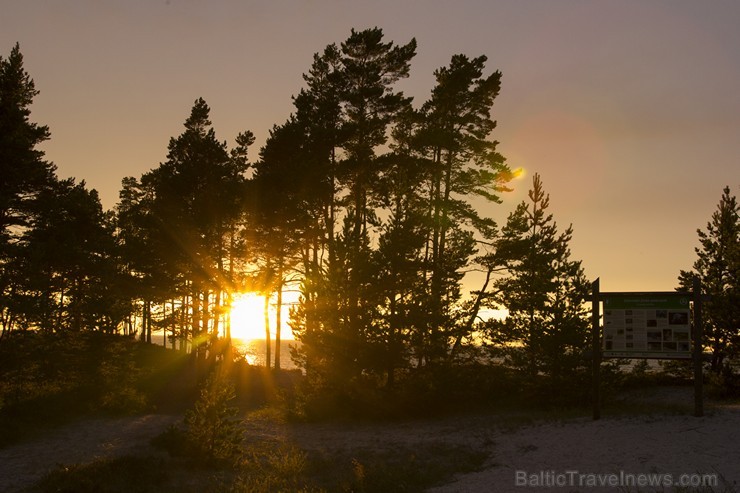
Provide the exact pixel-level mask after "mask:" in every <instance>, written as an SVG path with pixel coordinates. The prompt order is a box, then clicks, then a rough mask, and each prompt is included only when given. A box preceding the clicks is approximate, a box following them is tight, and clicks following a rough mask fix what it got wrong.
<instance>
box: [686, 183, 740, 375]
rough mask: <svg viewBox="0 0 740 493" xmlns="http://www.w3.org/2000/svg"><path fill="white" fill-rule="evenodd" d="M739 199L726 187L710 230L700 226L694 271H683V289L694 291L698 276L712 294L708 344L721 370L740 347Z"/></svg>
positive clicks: (717, 369)
mask: <svg viewBox="0 0 740 493" xmlns="http://www.w3.org/2000/svg"><path fill="white" fill-rule="evenodd" d="M739 212H740V208H738V204H737V200H736V198H735V196H734V195H731V194H730V187H725V189H724V190H723V193H722V197H721V198H720V201H719V204H718V205H717V210H715V211H714V213H713V214H712V219H711V220H710V221H709V222H708V223H707V227H706V230H704V231H702V230H701V229H697V231H696V232H697V234H698V236H699V243H700V244H701V246H700V247H697V248H695V251H696V255H697V259H696V261H695V262H694V267H693V270H690V271H684V270H682V271H681V273H680V275H679V277H678V281H679V283H680V287H679V289H680V290H684V291H690V290H691V289H692V284H693V279H694V277H695V276H698V277H699V279H700V280H701V283H702V290H703V292H704V293H707V294H709V295H710V296H711V301H707V302H706V303H704V305H703V308H704V310H703V321H704V337H705V339H704V340H705V341H706V342H705V344H706V346H709V348H711V350H712V364H711V368H712V371H714V372H720V371H721V370H722V366H723V364H724V363H725V362H726V361H727V359H729V358H732V357H734V356H737V355H738V348H740V216H739V215H738V213H739Z"/></svg>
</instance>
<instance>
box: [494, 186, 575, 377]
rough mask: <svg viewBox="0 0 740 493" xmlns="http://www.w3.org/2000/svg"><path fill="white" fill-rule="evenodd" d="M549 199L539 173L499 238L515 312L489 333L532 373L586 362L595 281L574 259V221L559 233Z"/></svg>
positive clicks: (501, 298)
mask: <svg viewBox="0 0 740 493" xmlns="http://www.w3.org/2000/svg"><path fill="white" fill-rule="evenodd" d="M549 205H550V200H549V195H547V194H546V193H545V191H544V188H543V186H542V180H541V179H540V176H539V175H538V174H535V175H534V177H533V180H532V189H531V190H530V191H529V201H523V202H522V203H521V204H520V205H519V206H518V207H517V208H516V210H515V211H514V212H513V213H511V214H510V215H509V218H508V220H507V222H506V225H505V226H504V227H503V228H502V230H501V237H500V238H499V239H498V240H497V241H496V247H497V254H498V255H499V257H500V259H501V261H502V262H503V263H504V265H505V266H506V268H507V270H508V275H507V276H506V277H504V278H502V279H500V280H497V281H496V282H495V283H494V286H495V290H496V293H497V294H496V296H497V300H498V302H499V303H500V305H501V306H503V307H505V308H506V309H508V310H509V316H508V317H507V318H506V319H505V320H503V321H496V322H492V323H490V324H489V329H490V330H489V332H488V336H489V337H490V339H491V340H492V341H493V343H494V344H496V345H497V348H498V349H499V350H500V351H501V352H503V353H504V354H505V355H506V356H507V357H508V361H509V362H510V363H511V364H513V365H514V366H515V367H517V368H520V369H522V370H524V371H526V372H527V373H528V374H529V375H530V376H537V375H539V374H545V375H549V376H552V377H563V376H567V375H568V374H570V373H572V371H573V370H575V369H577V368H578V367H579V366H583V365H584V364H585V360H584V359H583V351H584V350H585V349H586V346H587V344H586V343H587V338H588V328H589V320H588V318H587V315H588V311H587V310H586V308H585V305H584V300H585V298H586V296H588V294H589V283H588V281H587V280H586V277H585V275H584V272H583V268H582V267H581V262H580V261H575V260H572V259H571V254H570V247H569V244H570V240H571V238H572V234H573V229H572V227H568V228H567V229H566V230H565V231H564V232H562V233H559V232H558V228H557V224H556V223H555V221H554V220H553V216H552V215H551V214H549V213H548V211H547V209H548V207H549Z"/></svg>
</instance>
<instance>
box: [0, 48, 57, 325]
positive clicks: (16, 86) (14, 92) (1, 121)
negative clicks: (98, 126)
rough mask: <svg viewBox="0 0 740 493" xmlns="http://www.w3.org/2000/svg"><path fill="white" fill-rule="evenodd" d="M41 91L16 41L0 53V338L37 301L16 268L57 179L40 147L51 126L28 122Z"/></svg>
mask: <svg viewBox="0 0 740 493" xmlns="http://www.w3.org/2000/svg"><path fill="white" fill-rule="evenodd" d="M38 94H39V91H38V90H37V89H36V86H35V84H34V82H33V79H31V77H30V76H29V74H28V73H27V72H26V70H25V69H24V67H23V55H22V54H21V51H20V46H19V45H18V44H16V45H15V46H14V47H13V49H12V50H11V52H10V55H9V56H8V57H7V58H3V57H0V177H2V178H0V336H1V335H2V334H4V333H5V332H6V331H8V330H11V329H12V328H14V327H18V326H22V325H23V324H24V322H23V321H22V320H21V318H23V313H24V312H25V311H26V310H27V309H29V303H32V302H33V300H32V298H29V296H27V294H26V293H24V288H23V286H22V283H23V279H22V275H21V274H20V272H19V270H18V269H19V268H20V265H19V263H18V261H19V259H20V257H21V255H22V253H21V250H20V248H21V245H20V244H19V238H20V237H21V236H22V234H23V232H24V231H25V229H26V228H27V227H28V226H29V225H30V224H31V222H32V220H33V217H34V209H35V207H36V206H35V204H34V202H35V201H36V199H37V197H38V194H39V193H40V192H41V191H43V190H44V189H46V188H47V187H49V186H51V184H52V183H53V182H54V180H55V176H54V170H55V167H54V165H52V164H51V163H49V162H47V161H45V160H44V153H43V151H41V150H40V149H38V146H39V144H41V143H42V142H44V141H46V140H48V139H49V135H50V133H49V128H48V127H46V126H40V125H38V124H36V123H33V122H31V121H30V120H29V117H30V114H31V110H30V106H31V104H32V103H33V99H34V98H35V97H36V96H37V95H38Z"/></svg>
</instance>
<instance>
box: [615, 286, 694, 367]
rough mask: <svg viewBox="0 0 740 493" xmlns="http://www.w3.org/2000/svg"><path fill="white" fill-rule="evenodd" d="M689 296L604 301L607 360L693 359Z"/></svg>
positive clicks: (623, 296) (620, 297) (626, 297)
mask: <svg viewBox="0 0 740 493" xmlns="http://www.w3.org/2000/svg"><path fill="white" fill-rule="evenodd" d="M689 299H690V298H689V295H687V294H682V293H676V294H675V295H672V294H669V295H651V294H634V295H630V294H619V295H609V296H605V297H604V298H603V301H604V342H603V344H604V347H603V349H604V353H603V354H604V356H606V357H613V358H690V357H691V312H690V307H689Z"/></svg>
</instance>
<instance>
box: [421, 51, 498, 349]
mask: <svg viewBox="0 0 740 493" xmlns="http://www.w3.org/2000/svg"><path fill="white" fill-rule="evenodd" d="M486 61H487V58H486V57H485V56H479V57H476V58H472V59H470V58H468V57H467V56H465V55H454V56H453V57H452V59H451V61H450V64H449V66H446V67H441V68H439V69H438V70H436V71H435V73H434V75H435V79H436V82H437V83H436V86H435V87H434V88H433V90H432V95H431V98H430V99H429V100H428V101H427V102H426V103H424V105H423V106H422V108H421V115H420V121H421V122H422V125H421V128H420V129H419V131H418V132H417V135H416V137H415V143H416V145H417V146H418V148H419V149H420V152H421V155H422V156H423V158H424V159H425V161H426V167H427V190H428V192H427V193H428V198H427V204H428V205H427V207H428V225H429V226H428V227H429V234H428V236H429V238H428V243H429V246H428V249H427V255H426V257H427V266H428V273H427V277H428V278H429V307H428V308H429V317H428V322H427V328H426V331H425V333H424V334H423V337H422V343H423V347H422V349H421V357H422V358H424V359H430V360H435V359H439V358H440V357H441V356H443V355H445V354H446V353H447V351H448V345H449V340H450V337H451V336H453V335H454V337H455V344H456V345H458V344H459V342H458V341H460V338H461V336H464V335H465V334H463V333H461V332H460V328H461V327H463V328H464V326H465V324H462V325H460V324H459V323H457V321H456V320H455V317H456V307H457V303H458V302H459V301H460V295H461V293H460V280H461V279H462V276H461V275H460V273H461V272H462V270H463V269H464V268H465V267H466V266H467V265H468V262H469V261H470V259H471V257H472V255H473V254H474V253H475V247H474V244H473V237H472V236H471V235H470V234H469V233H470V231H471V230H472V231H476V232H477V233H478V235H479V236H478V238H477V239H482V240H491V239H492V237H493V235H494V233H495V223H494V222H493V221H492V220H490V219H488V218H485V217H481V216H480V215H479V213H478V211H477V210H476V209H475V208H474V207H473V206H472V205H471V202H470V198H471V197H473V196H479V197H482V198H484V199H485V200H487V201H490V202H493V203H499V202H500V198H499V196H498V195H499V194H500V193H501V192H503V191H506V190H508V189H507V188H506V186H505V185H506V183H507V182H508V181H509V180H510V179H511V177H512V173H511V171H510V170H509V168H508V167H507V166H506V164H505V161H504V158H503V156H501V154H499V153H498V152H497V151H496V145H497V142H495V141H493V140H489V136H490V134H491V132H492V131H493V129H494V128H495V127H496V122H495V121H494V120H493V119H492V118H491V109H492V106H493V103H494V100H495V98H496V97H497V96H498V94H499V91H500V89H501V72H498V71H495V72H493V73H491V74H490V75H488V76H484V75H483V71H484V69H485V64H486ZM473 306H475V305H473ZM472 315H473V316H474V315H475V314H472ZM468 325H469V324H468Z"/></svg>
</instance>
